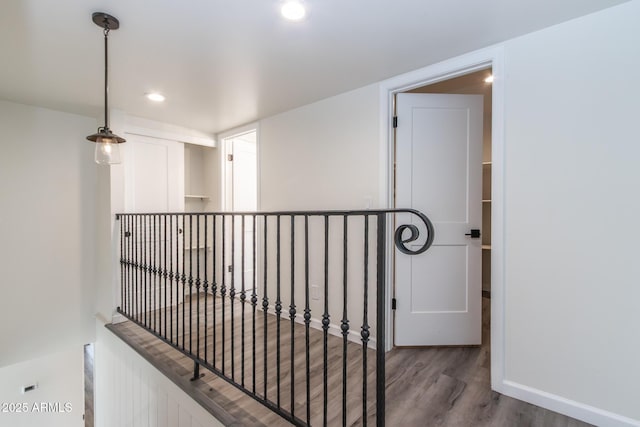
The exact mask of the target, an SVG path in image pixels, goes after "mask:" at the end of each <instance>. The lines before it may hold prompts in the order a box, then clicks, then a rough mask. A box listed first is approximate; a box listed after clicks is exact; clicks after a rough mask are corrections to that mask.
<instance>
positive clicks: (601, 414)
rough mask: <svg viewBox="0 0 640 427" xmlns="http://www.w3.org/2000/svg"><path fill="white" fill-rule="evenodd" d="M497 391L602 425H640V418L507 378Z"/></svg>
mask: <svg viewBox="0 0 640 427" xmlns="http://www.w3.org/2000/svg"><path fill="white" fill-rule="evenodd" d="M496 391H497V392H499V393H502V394H504V395H506V396H509V397H513V398H515V399H519V400H522V401H525V402H528V403H531V404H534V405H536V406H540V407H542V408H546V409H549V410H551V411H555V412H558V413H561V414H564V415H567V416H569V417H572V418H576V419H578V420H581V421H584V422H587V423H590V424H594V425H596V426H602V427H640V420H634V419H631V418H628V417H625V416H623V415H619V414H615V413H613V412H609V411H605V410H603V409H600V408H596V407H594V406H590V405H585V404H584V403H580V402H576V401H574V400H570V399H566V398H564V397H561V396H556V395H555V394H551V393H547V392H546V391H542V390H538V389H535V388H532V387H529V386H526V385H522V384H518V383H516V382H513V381H508V380H505V381H503V382H502V384H499V387H497V388H496Z"/></svg>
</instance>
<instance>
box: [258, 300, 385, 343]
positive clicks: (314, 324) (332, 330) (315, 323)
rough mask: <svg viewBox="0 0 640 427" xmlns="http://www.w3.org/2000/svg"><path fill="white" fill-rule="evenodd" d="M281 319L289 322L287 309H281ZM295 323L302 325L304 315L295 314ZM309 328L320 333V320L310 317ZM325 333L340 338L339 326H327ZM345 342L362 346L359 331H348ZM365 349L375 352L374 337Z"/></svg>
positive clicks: (271, 312) (260, 309)
mask: <svg viewBox="0 0 640 427" xmlns="http://www.w3.org/2000/svg"><path fill="white" fill-rule="evenodd" d="M257 309H258V311H262V307H261V306H260V305H258V306H257ZM275 311H276V310H275V307H274V306H273V305H269V311H268V312H269V314H271V315H274V314H275ZM282 319H286V320H289V310H288V308H287V309H286V310H285V309H284V308H283V309H282ZM295 322H296V323H300V324H304V315H303V314H301V313H300V312H298V313H297V314H296V317H295ZM309 327H310V328H313V329H317V330H319V331H322V330H323V329H322V320H320V319H317V318H315V317H312V318H311V319H309ZM327 333H328V334H329V335H333V336H336V337H339V338H342V329H341V328H340V325H337V324H335V323H330V324H329V329H328V330H327ZM371 336H372V337H373V336H374V333H373V332H372V333H371ZM347 340H348V341H351V342H353V343H356V344H360V345H362V336H361V335H360V331H358V330H355V329H349V333H348V334H347ZM367 347H368V348H370V349H373V350H375V349H376V339H375V337H373V338H369V341H368V343H367Z"/></svg>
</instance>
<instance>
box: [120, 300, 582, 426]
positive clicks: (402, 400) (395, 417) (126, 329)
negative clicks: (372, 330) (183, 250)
mask: <svg viewBox="0 0 640 427" xmlns="http://www.w3.org/2000/svg"><path fill="white" fill-rule="evenodd" d="M199 299H200V301H201V304H204V303H203V298H202V297H200V298H199ZM208 300H209V304H211V298H210V297H209V298H208ZM488 301H489V300H488V299H483V305H484V311H485V312H486V313H487V314H488V312H489V310H488ZM190 302H193V300H192V301H190ZM196 302H197V301H196ZM218 302H219V301H218ZM185 306H187V310H188V307H189V302H188V303H187V304H185ZM182 307H183V306H182V305H181V306H179V307H178V308H177V312H174V313H172V314H174V315H172V319H173V325H174V327H173V328H172V327H169V329H171V330H172V332H173V334H172V337H173V339H175V340H177V342H179V343H182V337H183V336H184V337H185V348H186V349H187V351H188V350H189V349H191V350H192V352H195V351H196V349H197V346H198V341H196V335H197V333H196V332H197V331H196V330H193V331H189V328H188V327H187V326H186V325H185V328H184V329H182V325H181V324H180V323H179V322H180V321H181V313H182V311H181V309H182ZM236 307H238V305H235V306H234V308H236ZM191 308H192V309H193V306H192V307H191ZM220 310H221V305H220V304H217V306H216V314H217V325H218V329H217V330H216V339H215V343H216V347H215V350H214V347H213V341H214V339H213V329H212V326H211V323H212V313H213V311H212V310H211V309H210V310H209V311H207V313H208V324H209V325H210V326H209V328H208V330H207V331H206V333H205V330H204V328H203V326H202V325H204V319H203V315H202V313H203V312H204V311H203V310H201V311H200V313H201V316H200V318H201V319H200V320H201V329H200V331H201V333H200V341H199V343H200V352H201V353H200V354H201V356H202V355H203V354H204V349H205V348H206V349H207V357H208V359H207V360H209V361H210V363H212V364H213V365H214V366H216V368H217V369H219V370H222V368H223V366H222V356H223V354H224V359H225V362H224V371H225V373H226V374H227V375H229V376H230V375H231V373H232V372H233V375H234V377H235V380H236V381H238V382H240V381H241V379H242V378H243V375H242V373H243V369H242V366H243V362H242V359H243V357H242V355H243V354H244V383H245V387H247V388H249V389H250V390H253V384H254V375H253V370H254V369H255V390H256V392H257V393H258V394H259V395H261V396H262V395H264V389H265V381H264V379H265V367H266V379H267V381H266V385H267V386H266V389H267V390H266V391H267V396H268V398H269V399H271V400H273V401H277V400H278V399H277V396H278V386H277V378H280V392H279V395H280V399H279V401H280V405H281V407H282V408H284V409H286V410H287V411H290V410H291V408H292V405H291V391H290V390H291V388H290V384H291V383H292V381H291V376H292V375H291V372H292V367H293V372H294V374H293V376H294V382H293V383H294V385H295V390H294V393H293V395H294V403H293V410H294V413H295V415H296V416H297V417H299V418H301V419H303V420H305V419H306V389H307V385H306V378H305V377H306V376H305V366H306V354H305V351H304V343H305V328H304V326H303V325H300V324H296V325H295V327H294V336H295V346H294V349H293V352H292V349H291V344H290V342H291V339H290V338H291V324H290V322H289V321H288V319H286V320H285V317H284V316H283V318H282V320H281V322H280V323H281V324H280V329H281V339H280V346H278V345H277V344H278V343H277V342H276V339H275V336H276V335H275V331H276V329H277V322H276V319H275V316H272V315H269V316H267V327H266V329H265V328H264V318H263V316H262V313H261V312H259V315H258V316H257V322H256V346H255V352H256V355H257V361H256V364H255V365H253V364H252V363H251V360H252V353H253V351H254V350H253V341H252V339H251V338H250V337H251V335H248V337H249V338H247V339H246V340H245V346H244V352H242V346H241V340H240V338H239V337H240V336H241V335H240V333H241V329H242V322H241V320H242V318H241V315H240V313H241V311H240V309H236V310H235V312H234V317H233V319H234V329H233V330H234V334H233V339H234V346H233V349H234V351H233V353H234V354H233V360H234V363H233V371H232V370H231V368H232V366H231V360H232V354H231V347H232V346H231V324H230V323H231V322H230V320H231V313H230V309H229V306H227V307H226V311H225V325H226V328H225V341H224V342H225V352H224V353H223V352H222V342H223V341H222V329H221V328H220V323H221V322H220V320H221V319H222V313H221V311H220ZM187 316H188V311H187ZM488 326H489V318H488V316H485V317H484V324H483V331H484V337H483V345H482V346H481V347H479V348H411V349H409V348H407V349H398V348H396V349H394V350H393V351H391V352H389V353H387V355H386V370H387V373H386V399H387V403H386V425H387V426H464V427H466V426H518V427H520V426H544V427H554V426H558V427H563V426H567V427H577V426H588V424H585V423H583V422H580V421H577V420H574V419H571V418H568V417H566V416H563V415H560V414H557V413H555V412H552V411H548V410H546V409H543V408H539V407H536V406H534V405H530V404H527V403H524V402H521V401H518V400H516V399H512V398H509V397H506V396H503V395H500V394H498V393H495V392H492V391H491V388H490V373H489V368H490V354H489V349H490V345H489V336H488V330H489V327H488ZM159 327H160V325H159V324H156V328H159ZM108 328H109V329H110V330H112V331H113V332H114V333H115V334H116V335H118V336H120V337H121V338H122V339H123V340H124V341H125V342H127V343H128V344H129V345H131V346H132V347H133V348H134V349H135V350H136V351H138V352H139V353H140V354H141V355H142V356H143V357H145V358H146V359H147V360H149V361H150V363H152V364H153V365H154V366H155V367H156V368H158V369H159V370H160V371H161V372H163V373H164V374H165V375H166V376H167V377H169V378H170V379H171V380H173V381H174V382H175V383H176V384H177V385H178V386H180V387H181V388H182V389H183V390H185V391H186V392H187V393H188V394H190V395H191V396H192V397H193V398H194V399H195V400H196V401H198V402H199V403H200V404H202V405H203V406H204V407H205V408H206V409H208V410H209V411H210V412H211V413H212V414H213V415H214V416H216V418H218V419H219V420H220V421H221V422H223V423H224V424H225V425H227V426H256V427H260V426H269V427H279V426H290V425H291V423H289V422H288V421H286V420H284V419H283V418H281V417H280V416H278V415H277V414H275V413H273V412H272V411H270V410H269V409H267V408H266V407H264V406H263V405H261V404H260V403H258V402H257V401H256V400H254V399H253V398H251V397H249V396H247V395H245V394H244V393H243V392H241V391H240V390H238V389H237V388H235V387H234V386H232V385H230V384H229V383H228V382H226V381H225V380H223V379H221V378H219V377H217V376H216V375H214V374H213V373H211V372H209V371H207V370H206V369H202V370H201V372H202V373H205V375H204V377H203V378H201V379H200V380H197V381H190V380H189V379H190V378H191V376H192V375H193V361H192V359H191V358H189V357H188V356H185V355H183V354H182V353H181V352H180V351H178V350H176V349H174V348H172V347H171V346H170V345H168V344H166V343H164V342H162V341H161V340H159V339H157V338H156V337H154V336H153V335H152V334H150V333H149V332H147V331H146V330H145V329H143V328H141V327H140V326H138V325H136V324H135V323H133V322H131V321H127V322H123V323H120V324H117V325H109V326H108ZM251 330H252V318H251V313H250V312H248V311H245V332H246V333H249V332H250V331H251ZM265 331H266V334H267V340H266V341H267V345H266V354H267V363H266V365H265V364H264V354H265V351H264V349H265V347H264V334H265ZM189 336H191V339H192V341H191V345H189ZM205 336H206V337H207V342H206V346H205V338H204V337H205ZM328 347H329V352H328V366H329V370H328V384H329V391H328V396H327V398H328V400H327V407H328V410H327V424H328V425H330V426H333V425H336V426H337V425H342V393H343V390H342V367H343V359H342V350H343V349H342V339H340V338H338V337H332V336H330V337H329V340H328ZM278 348H279V349H280V352H279V353H278ZM292 353H293V358H292ZM214 355H215V361H214ZM367 358H368V364H367V371H366V372H367V374H366V378H367V400H368V403H367V406H366V418H367V424H368V425H375V351H374V350H371V349H369V350H368V351H367ZM278 359H280V369H279V371H278V364H277V360H278ZM292 360H293V363H292ZM347 372H348V382H347V385H348V387H347V416H346V418H347V422H346V424H347V425H349V426H355V425H363V416H364V415H363V405H362V395H363V365H362V347H361V346H360V345H357V344H355V343H350V344H349V346H348V357H347ZM278 374H279V375H278ZM310 378H311V379H310V383H309V390H310V402H311V405H310V407H309V412H310V420H311V425H314V426H316V425H323V419H324V413H323V402H324V398H323V392H324V390H323V382H322V378H323V336H322V333H321V331H317V330H313V329H311V330H310Z"/></svg>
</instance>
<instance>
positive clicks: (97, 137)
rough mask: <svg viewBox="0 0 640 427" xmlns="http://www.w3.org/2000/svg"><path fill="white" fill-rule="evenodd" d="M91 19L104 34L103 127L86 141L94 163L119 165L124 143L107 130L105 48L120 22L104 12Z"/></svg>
mask: <svg viewBox="0 0 640 427" xmlns="http://www.w3.org/2000/svg"><path fill="white" fill-rule="evenodd" d="M91 17H92V19H93V22H94V23H95V24H96V25H97V26H99V27H100V28H102V29H103V33H104V126H103V127H99V128H98V132H97V133H94V134H93V135H89V136H88V137H87V139H88V140H89V141H93V142H95V143H96V151H95V161H96V163H98V164H100V165H112V164H116V163H120V148H119V147H118V144H121V143H123V142H126V140H125V139H124V138H121V137H119V136H118V135H116V134H114V133H113V132H111V129H109V74H108V68H109V59H108V55H107V53H108V49H107V47H108V40H109V31H111V30H117V29H118V28H120V22H119V21H118V19H117V18H115V17H113V16H111V15H109V14H107V13H104V12H95V13H93V15H91Z"/></svg>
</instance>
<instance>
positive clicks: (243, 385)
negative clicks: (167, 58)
mask: <svg viewBox="0 0 640 427" xmlns="http://www.w3.org/2000/svg"><path fill="white" fill-rule="evenodd" d="M399 214H402V215H406V216H404V217H403V218H402V219H405V220H406V219H410V221H408V222H409V223H407V224H403V225H400V226H398V227H397V228H396V229H395V232H394V241H395V245H396V247H397V248H398V250H399V251H400V252H402V253H403V254H409V255H411V254H419V253H422V252H424V251H425V250H427V249H428V248H429V246H430V245H431V244H432V242H433V238H434V231H433V226H432V224H431V222H430V221H429V219H428V218H427V217H426V216H425V215H424V214H422V213H420V212H418V211H415V210H411V209H398V210H365V211H315V212H259V213H256V212H234V213H149V214H147V213H145V214H141V213H136V214H118V215H117V217H116V218H117V219H118V220H119V222H120V264H121V271H120V279H121V287H120V300H121V302H120V306H119V307H118V311H119V312H120V313H121V314H123V315H124V316H126V317H127V318H128V319H130V320H131V321H133V322H135V323H137V324H138V325H140V326H142V327H144V328H145V329H147V330H148V331H150V332H151V333H153V334H154V335H156V336H157V337H158V338H159V339H161V340H163V341H164V342H166V343H168V344H170V345H171V346H173V347H174V348H176V349H178V350H180V351H181V352H182V353H183V354H185V355H187V356H189V357H190V358H191V359H193V361H194V374H193V378H192V379H193V380H197V379H198V378H200V377H201V376H202V375H203V374H201V373H200V367H201V366H202V367H204V368H206V369H208V370H209V371H211V372H213V373H214V374H216V375H217V376H219V377H221V378H223V379H224V380H225V381H227V382H228V383H230V384H232V385H233V386H235V387H237V388H238V389H240V390H242V391H243V392H244V393H246V394H247V395H249V396H251V397H252V398H254V399H255V400H257V401H258V402H260V403H262V404H263V405H265V406H266V407H268V408H270V409H271V410H273V411H275V412H277V413H278V414H279V415H281V416H282V417H284V418H285V419H287V420H288V421H290V422H291V423H293V424H295V425H299V426H309V425H312V424H314V425H320V424H322V425H325V426H326V425H328V424H335V425H337V424H341V425H343V426H344V425H347V424H349V425H351V424H353V423H354V422H356V423H358V424H362V425H365V426H366V425H367V423H372V424H373V423H374V422H375V423H376V425H378V426H383V425H384V420H385V339H386V337H385V315H386V313H385V310H386V300H385V280H386V273H385V266H386V263H387V260H386V251H387V248H386V244H387V243H386V242H387V239H386V237H387V232H388V231H387V224H388V223H394V224H395V222H397V221H399V220H400V217H399ZM389 219H391V220H393V221H388V220H389ZM408 244H411V248H410V247H409V246H408ZM370 311H375V320H374V319H373V318H372V316H370V315H369V313H370ZM316 313H317V314H316ZM333 319H339V320H336V321H334V320H333ZM374 336H375V339H374V338H373V337H374ZM372 358H375V363H370V360H371V359H372ZM373 378H375V381H374V380H373Z"/></svg>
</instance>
